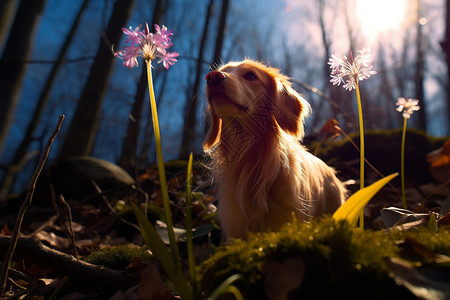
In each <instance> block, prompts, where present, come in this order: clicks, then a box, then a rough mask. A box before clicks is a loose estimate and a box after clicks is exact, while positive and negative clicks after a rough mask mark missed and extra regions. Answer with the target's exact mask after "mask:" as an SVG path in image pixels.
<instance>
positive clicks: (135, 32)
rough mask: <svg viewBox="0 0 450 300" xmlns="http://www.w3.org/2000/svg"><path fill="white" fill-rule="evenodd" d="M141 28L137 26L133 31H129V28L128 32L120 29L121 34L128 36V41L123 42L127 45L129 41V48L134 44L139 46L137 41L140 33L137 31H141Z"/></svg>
mask: <svg viewBox="0 0 450 300" xmlns="http://www.w3.org/2000/svg"><path fill="white" fill-rule="evenodd" d="M141 27H142V26H141V25H139V26H138V27H136V28H135V29H134V30H131V29H132V27H131V26H130V30H128V29H126V28H122V32H123V33H125V34H126V35H128V39H127V40H126V41H125V43H128V42H129V41H131V46H133V45H134V44H139V40H140V38H141V35H142V31H139V30H140V29H141Z"/></svg>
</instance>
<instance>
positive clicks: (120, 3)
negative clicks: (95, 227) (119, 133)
mask: <svg viewBox="0 0 450 300" xmlns="http://www.w3.org/2000/svg"><path fill="white" fill-rule="evenodd" d="M134 3H135V0H117V1H116V2H115V4H114V8H113V12H112V14H111V17H110V19H109V24H108V26H107V28H106V31H105V32H104V34H103V35H102V40H101V41H100V45H99V48H98V50H97V54H96V56H95V60H94V62H93V64H92V66H91V69H90V72H89V77H88V79H87V82H86V84H85V86H84V88H83V91H82V93H81V96H80V100H79V102H78V105H77V108H76V110H75V114H74V116H73V119H72V122H71V124H70V127H69V130H68V132H67V135H66V137H65V139H64V144H63V146H62V149H61V153H60V156H61V157H62V158H65V157H70V156H74V155H89V154H90V153H91V151H92V148H93V145H94V140H95V136H96V134H97V130H98V127H99V124H100V112H101V107H102V104H103V98H104V95H105V93H106V90H107V87H108V80H109V77H110V75H111V71H112V67H113V62H114V56H113V55H112V53H111V45H117V44H119V41H120V38H121V36H122V31H121V28H122V27H124V26H125V25H126V22H127V20H128V18H129V16H130V15H131V12H132V10H133V6H134Z"/></svg>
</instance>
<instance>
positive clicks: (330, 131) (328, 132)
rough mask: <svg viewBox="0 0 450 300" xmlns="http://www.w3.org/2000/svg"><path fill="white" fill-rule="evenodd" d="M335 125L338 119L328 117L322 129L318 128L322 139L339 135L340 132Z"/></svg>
mask: <svg viewBox="0 0 450 300" xmlns="http://www.w3.org/2000/svg"><path fill="white" fill-rule="evenodd" d="M337 125H338V121H337V120H336V119H335V118H330V119H328V121H327V122H326V123H325V125H323V127H322V129H320V134H321V135H322V136H323V139H324V140H326V139H328V138H330V137H336V136H339V135H340V134H341V133H340V132H339V130H338V129H337V128H336V126H337Z"/></svg>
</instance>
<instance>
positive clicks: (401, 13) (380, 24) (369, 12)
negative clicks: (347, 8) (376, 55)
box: [355, 0, 407, 39]
mask: <svg viewBox="0 0 450 300" xmlns="http://www.w3.org/2000/svg"><path fill="white" fill-rule="evenodd" d="M406 10H407V0H377V1H374V0H357V2H356V8H355V12H356V16H357V17H358V20H359V24H360V26H361V30H362V32H363V33H364V35H366V37H367V38H369V39H375V38H377V36H378V35H379V34H380V33H386V32H388V31H389V30H393V29H396V28H399V27H400V26H401V25H402V23H403V22H404V20H405V18H406Z"/></svg>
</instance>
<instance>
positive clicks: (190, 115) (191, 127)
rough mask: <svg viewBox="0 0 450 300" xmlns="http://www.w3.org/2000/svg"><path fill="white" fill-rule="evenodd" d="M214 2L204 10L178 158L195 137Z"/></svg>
mask: <svg viewBox="0 0 450 300" xmlns="http://www.w3.org/2000/svg"><path fill="white" fill-rule="evenodd" d="M213 4H214V0H210V1H209V4H208V9H207V10H206V16H205V24H204V26H203V33H202V38H201V41H200V45H199V50H198V56H197V57H198V58H197V67H196V71H195V82H194V85H193V87H192V94H189V96H188V97H187V99H186V105H185V111H186V112H187V113H186V115H185V118H184V126H183V135H182V141H181V148H180V158H187V157H188V156H189V151H190V150H192V149H191V145H192V141H193V140H194V137H195V125H196V121H197V118H196V116H197V107H198V98H197V94H198V90H199V85H200V80H201V79H202V78H201V77H202V76H201V75H202V66H203V62H202V60H203V59H202V58H203V51H204V48H205V44H206V41H207V36H208V26H209V21H210V19H211V12H212V7H213Z"/></svg>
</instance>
